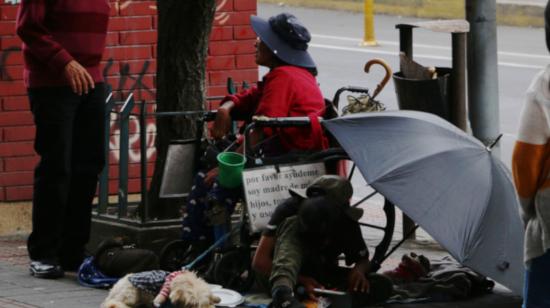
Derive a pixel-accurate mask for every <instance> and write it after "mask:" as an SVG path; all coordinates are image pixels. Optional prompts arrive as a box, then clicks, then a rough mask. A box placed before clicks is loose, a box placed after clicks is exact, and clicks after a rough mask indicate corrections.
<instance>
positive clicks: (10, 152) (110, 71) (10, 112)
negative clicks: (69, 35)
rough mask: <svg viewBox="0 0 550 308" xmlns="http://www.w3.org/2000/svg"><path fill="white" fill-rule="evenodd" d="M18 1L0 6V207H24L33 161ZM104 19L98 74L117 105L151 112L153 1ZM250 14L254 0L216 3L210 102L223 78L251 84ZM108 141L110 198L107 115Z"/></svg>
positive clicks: (115, 10)
mask: <svg viewBox="0 0 550 308" xmlns="http://www.w3.org/2000/svg"><path fill="white" fill-rule="evenodd" d="M18 2H19V1H18V0H0V202H2V201H19V200H30V199H31V192H32V177H33V176H32V173H33V168H34V166H35V164H36V162H37V161H38V158H37V156H36V154H35V153H34V149H33V139H34V126H33V121H32V115H31V113H30V112H29V104H28V100H27V97H26V90H25V87H24V84H23V82H22V71H23V66H22V65H23V59H22V56H21V52H20V46H21V42H20V40H19V39H18V38H17V37H16V36H15V16H16V12H17V4H16V3H18ZM111 4H112V9H111V20H110V26H109V35H108V37H107V45H108V47H107V50H106V52H105V54H104V57H103V59H104V61H103V66H104V75H105V77H106V80H107V82H108V83H109V84H110V85H111V86H112V88H113V89H114V91H115V97H117V98H124V97H126V96H127V95H128V93H129V92H130V89H134V90H133V92H134V95H135V97H136V99H137V100H138V101H141V100H146V101H147V102H148V103H150V104H151V107H150V110H152V109H153V105H154V99H155V88H156V87H155V72H156V61H155V58H156V40H157V33H156V29H157V18H156V14H157V11H156V1H144V0H111ZM255 13H256V0H218V7H217V12H216V16H215V21H214V25H213V30H212V35H211V38H210V39H211V42H210V48H209V56H208V60H207V61H208V62H207V70H208V76H207V77H208V79H207V83H208V93H207V95H209V96H217V95H224V94H225V93H226V80H227V77H232V78H233V79H234V80H235V81H236V82H241V81H243V80H246V81H248V82H255V81H256V80H257V78H258V70H257V66H256V64H255V62H254V40H255V35H254V33H253V31H252V29H251V28H250V26H249V16H250V15H252V14H255ZM215 105H216V104H215V103H214V104H213V106H215ZM112 120H113V121H112V125H111V138H110V142H109V143H110V145H109V146H110V149H111V156H110V163H111V168H110V171H111V172H110V175H111V177H112V178H113V180H112V181H111V182H110V185H109V186H110V189H111V192H113V193H114V192H116V186H117V181H116V177H117V173H118V169H117V165H118V156H119V155H118V147H119V138H118V133H119V130H118V127H117V122H116V116H115V115H113V116H112ZM138 129H139V123H138V122H137V119H133V120H131V122H130V130H131V135H130V150H129V156H130V161H131V162H132V164H131V166H130V169H129V173H130V181H129V187H130V191H131V192H137V191H139V172H140V170H139V166H138V162H139V159H140V155H141V153H140V152H139V140H138V138H139V136H138V135H137V134H136V132H137V131H138ZM147 132H148V133H147V145H148V146H149V149H148V151H147V157H148V160H149V169H148V170H149V176H150V175H151V174H152V167H153V160H154V158H155V149H154V147H153V145H154V143H155V132H156V127H155V124H154V122H150V123H148V125H147Z"/></svg>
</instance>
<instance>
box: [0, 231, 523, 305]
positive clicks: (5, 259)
mask: <svg viewBox="0 0 550 308" xmlns="http://www.w3.org/2000/svg"><path fill="white" fill-rule="evenodd" d="M366 235H367V237H368V238H367V244H368V245H369V246H370V247H372V245H374V244H375V241H376V240H375V239H376V237H374V236H373V234H371V233H370V232H367V233H366ZM397 239H399V238H397ZM411 251H414V252H416V253H418V254H423V255H425V256H426V257H428V258H429V259H431V260H434V259H441V258H442V257H444V256H447V255H448V254H447V253H446V252H445V251H444V250H443V249H442V248H441V247H440V246H439V245H438V244H437V243H435V242H434V241H433V240H431V239H430V238H429V237H428V236H427V235H426V234H425V233H423V232H419V235H418V239H417V240H415V241H408V242H405V244H404V245H403V246H402V247H400V248H399V249H398V250H397V251H395V252H394V253H393V254H392V255H391V256H390V257H389V258H388V259H387V260H386V262H384V264H383V267H382V271H384V270H388V269H393V268H395V266H397V264H399V262H400V259H401V256H402V255H403V254H405V253H408V252H411ZM28 262H29V261H28V256H27V248H26V245H25V238H23V237H0V308H31V307H46V308H49V307H56V308H77V307H78V308H88V307H90V308H92V307H94V308H97V307H99V305H100V303H101V302H102V301H103V299H104V298H105V297H106V296H107V291H106V290H98V289H92V288H87V287H83V286H81V285H79V284H78V282H77V281H76V276H75V274H74V273H67V274H66V276H65V277H64V278H62V279H58V280H45V279H37V278H33V277H32V276H31V275H30V274H29V272H28ZM502 292H506V291H505V290H503V289H502V287H499V288H498V290H496V293H497V294H492V295H488V296H486V297H483V298H478V299H475V300H472V301H468V302H452V303H434V304H418V305H411V304H409V305H386V306H385V307H386V308H420V307H423V308H439V307H441V308H453V307H456V308H458V307H464V308H466V307H471V308H478V307H484V308H516V307H518V308H519V307H520V304H519V298H518V297H510V295H509V294H508V295H507V296H502V295H498V294H501V293H502ZM335 308H345V307H335Z"/></svg>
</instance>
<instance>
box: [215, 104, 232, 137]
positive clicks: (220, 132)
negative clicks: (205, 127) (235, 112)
mask: <svg viewBox="0 0 550 308" xmlns="http://www.w3.org/2000/svg"><path fill="white" fill-rule="evenodd" d="M230 129H231V115H230V112H229V109H227V108H223V106H222V107H220V108H219V109H218V112H216V119H215V120H214V126H213V127H212V132H211V134H212V138H214V139H221V138H223V136H225V135H226V134H227V133H228V132H229V130H230Z"/></svg>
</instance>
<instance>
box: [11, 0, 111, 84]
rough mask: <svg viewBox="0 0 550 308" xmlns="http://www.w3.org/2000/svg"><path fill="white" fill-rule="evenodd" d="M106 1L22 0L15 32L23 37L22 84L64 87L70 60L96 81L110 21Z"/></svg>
mask: <svg viewBox="0 0 550 308" xmlns="http://www.w3.org/2000/svg"><path fill="white" fill-rule="evenodd" d="M109 12H110V5H109V0H22V1H21V4H20V5H19V11H18V14H17V34H18V35H19V37H21V39H22V40H23V56H24V58H25V74H24V76H25V77H24V78H25V85H26V86H27V87H28V88H36V87H44V86H63V85H68V84H69V82H68V81H67V79H66V78H65V75H64V68H65V66H66V65H67V63H69V62H70V61H71V60H76V61H77V62H78V63H80V64H81V65H82V66H84V67H85V68H86V69H87V70H88V72H89V73H90V75H91V76H92V78H93V79H94V81H95V82H101V81H103V76H102V75H101V71H100V68H99V65H100V61H101V57H102V54H103V50H104V49H105V39H106V37H107V24H108V21H109Z"/></svg>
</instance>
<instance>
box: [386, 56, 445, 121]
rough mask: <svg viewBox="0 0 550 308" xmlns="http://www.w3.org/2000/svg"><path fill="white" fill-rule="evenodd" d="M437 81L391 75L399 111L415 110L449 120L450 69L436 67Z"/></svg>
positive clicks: (397, 73)
mask: <svg viewBox="0 0 550 308" xmlns="http://www.w3.org/2000/svg"><path fill="white" fill-rule="evenodd" d="M436 72H437V76H438V77H437V79H424V80H421V79H410V78H405V77H403V74H402V73H401V72H396V73H394V74H393V82H394V85H395V93H396V94H397V103H398V105H399V109H400V110H416V111H424V112H429V113H433V114H436V115H438V116H440V117H442V118H443V119H446V120H450V119H451V114H450V101H449V90H450V85H451V81H450V78H451V72H452V69H451V68H447V67H436Z"/></svg>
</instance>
